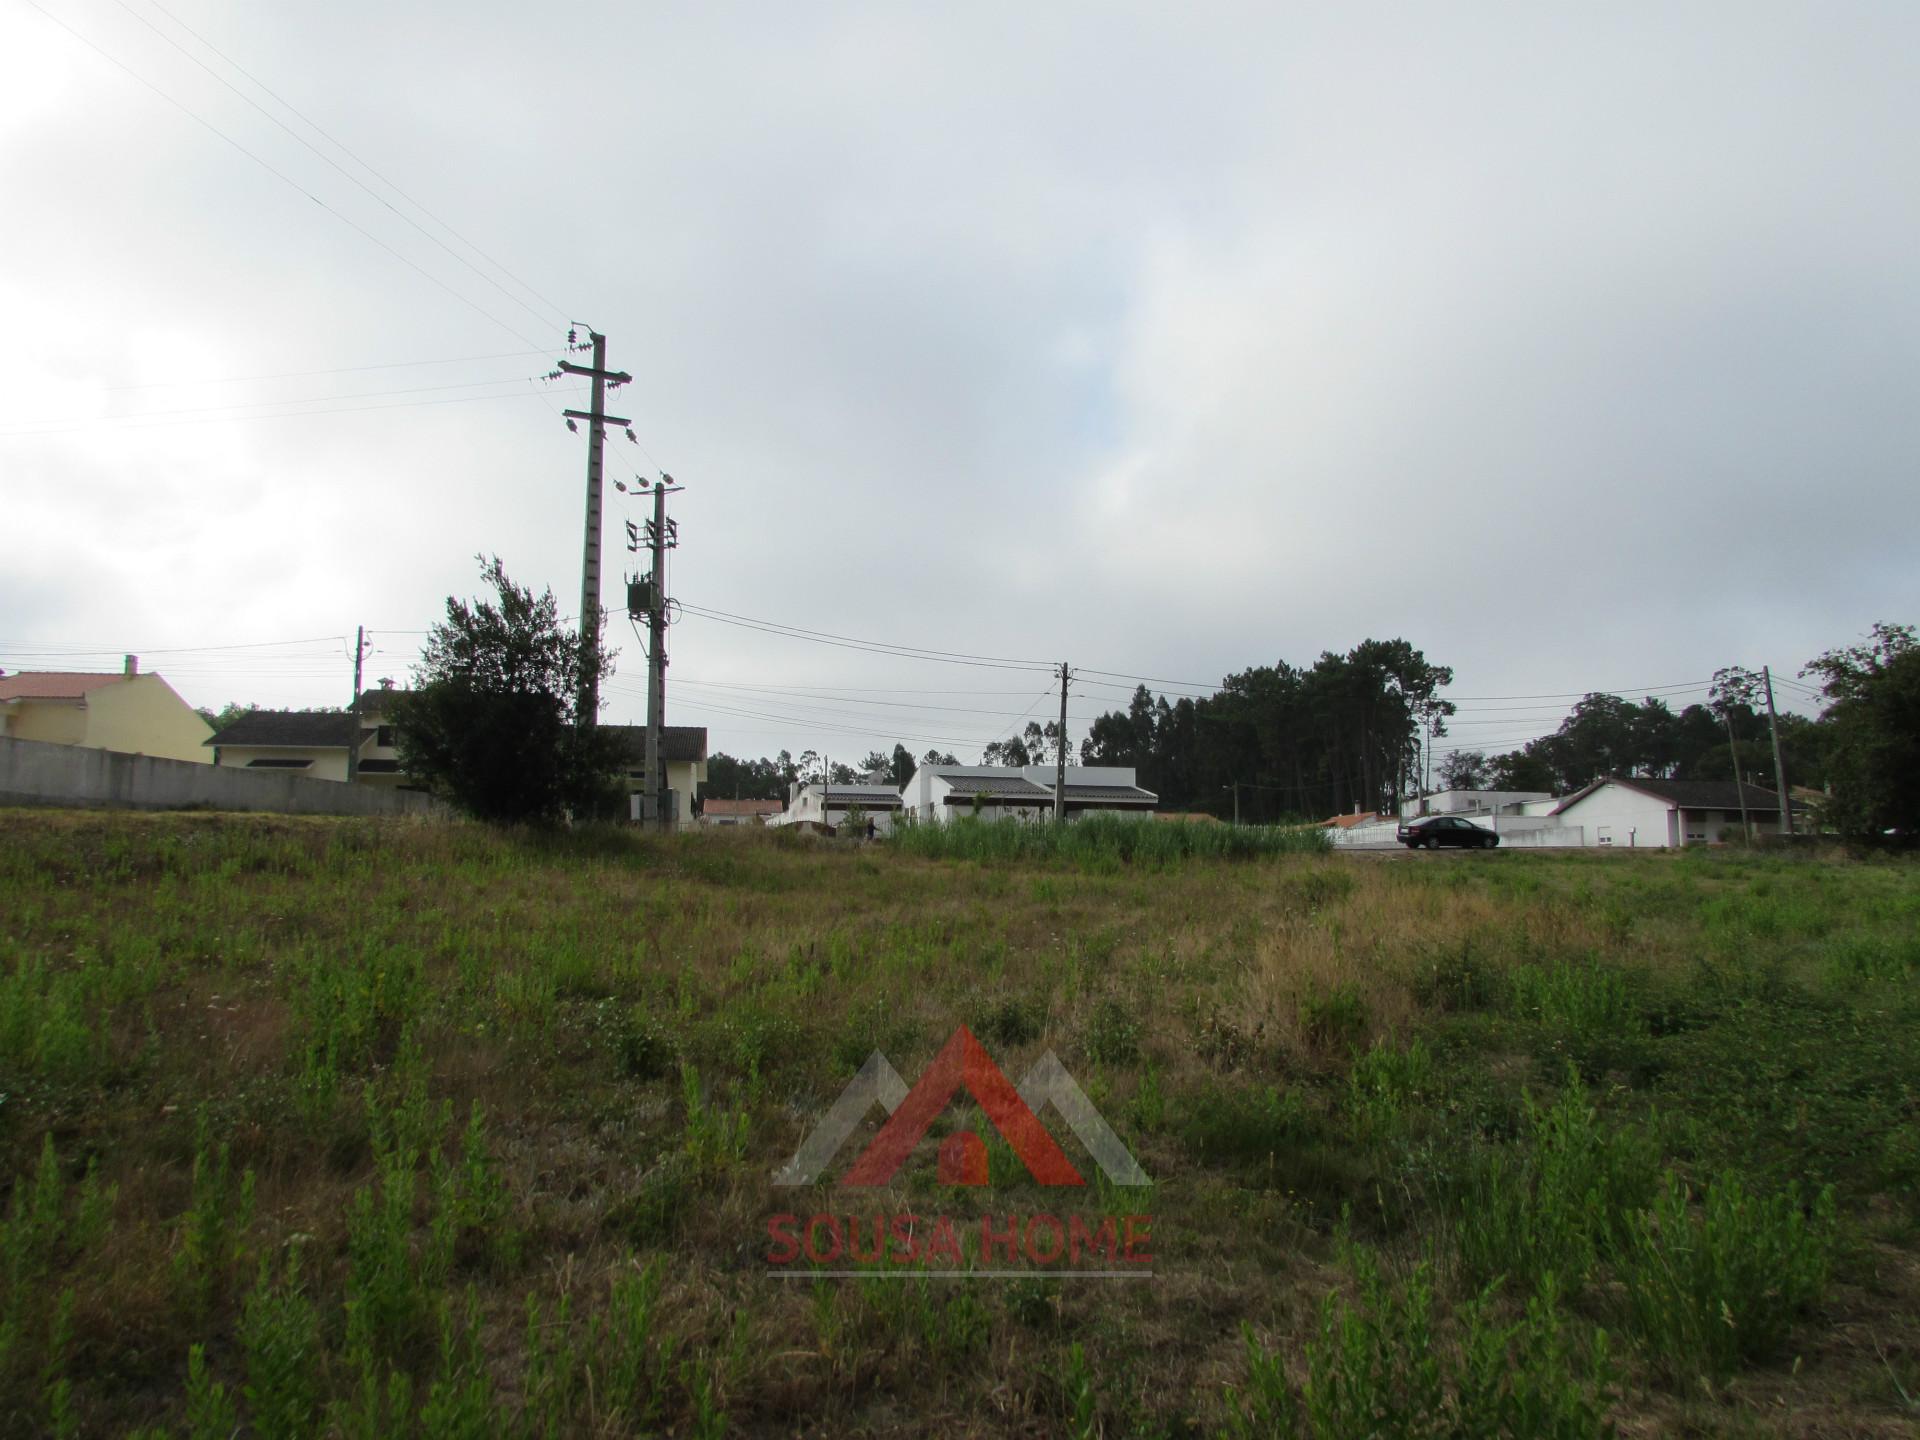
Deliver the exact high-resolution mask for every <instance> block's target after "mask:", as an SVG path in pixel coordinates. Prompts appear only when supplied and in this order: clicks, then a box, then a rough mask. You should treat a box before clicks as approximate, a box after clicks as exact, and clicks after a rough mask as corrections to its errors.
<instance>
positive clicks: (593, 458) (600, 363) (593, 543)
mask: <svg viewBox="0 0 1920 1440" xmlns="http://www.w3.org/2000/svg"><path fill="white" fill-rule="evenodd" d="M572 337H573V332H572V331H569V332H568V339H569V340H571V339H572ZM587 338H588V339H589V340H591V341H592V342H593V364H592V365H575V364H573V363H572V362H571V361H568V360H562V361H561V362H560V369H561V370H562V371H564V372H565V373H567V374H568V375H586V376H589V377H591V379H592V380H593V405H592V408H591V409H589V410H584V411H582V410H566V411H563V412H561V413H563V414H564V415H565V416H566V417H567V422H568V423H569V424H572V422H573V421H575V420H584V421H586V422H587V523H586V536H585V544H584V547H583V554H582V556H581V560H580V650H581V668H580V715H579V723H580V725H581V726H583V727H591V726H592V725H594V724H595V723H596V722H597V721H598V719H599V717H600V668H599V663H598V662H599V655H600V470H601V453H602V450H603V449H604V447H605V444H606V434H605V429H606V427H607V426H608V425H622V426H624V425H631V424H632V423H633V422H632V421H630V420H626V419H623V418H622V417H620V416H618V415H609V414H607V413H606V405H607V387H608V386H609V385H625V384H627V383H628V382H629V381H631V380H632V379H633V377H632V376H631V375H629V374H627V373H626V372H625V371H624V370H609V369H607V337H606V336H604V335H601V334H598V333H597V332H595V331H593V330H589V331H587Z"/></svg>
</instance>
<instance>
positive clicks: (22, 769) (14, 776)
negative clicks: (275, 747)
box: [0, 737, 446, 815]
mask: <svg viewBox="0 0 1920 1440" xmlns="http://www.w3.org/2000/svg"><path fill="white" fill-rule="evenodd" d="M0 805H81V806H104V807H107V808H111V809H121V810H186V809H202V810H264V811H270V812H273V813H276V814H282V815H440V814H444V813H446V808H445V807H444V806H443V805H441V804H440V803H439V802H438V801H436V800H433V799H431V798H429V797H428V796H426V795H422V794H419V793H417V792H415V791H411V790H396V789H393V788H392V787H389V786H379V785H345V784H342V783H340V782H339V781H337V780H309V779H308V778H307V777H306V776H304V775H290V774H287V773H286V772H284V771H281V772H278V773H271V772H262V771H258V770H237V769H231V768H228V767H226V766H219V765H196V764H194V763H192V762H191V761H187V760H161V759H156V758H155V757H154V756H151V755H123V754H121V753H120V752H119V751H117V750H93V749H87V748H84V747H82V746H79V745H52V744H48V743H46V742H45V741H41V740H13V739H8V738H5V737H0Z"/></svg>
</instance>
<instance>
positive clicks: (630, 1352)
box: [601, 1258, 673, 1433]
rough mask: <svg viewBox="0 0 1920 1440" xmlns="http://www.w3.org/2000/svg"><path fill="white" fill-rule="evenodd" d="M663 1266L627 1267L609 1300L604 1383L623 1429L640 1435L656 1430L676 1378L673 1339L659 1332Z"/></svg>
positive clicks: (650, 1263) (654, 1262) (651, 1263)
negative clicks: (670, 1384) (668, 1387)
mask: <svg viewBox="0 0 1920 1440" xmlns="http://www.w3.org/2000/svg"><path fill="white" fill-rule="evenodd" d="M661 1266H662V1262H661V1261H660V1260H659V1259H657V1258H656V1259H654V1260H650V1261H648V1262H647V1264H646V1265H645V1266H633V1265H628V1266H625V1267H623V1268H622V1270H621V1272H620V1273H619V1274H618V1275H616V1276H615V1277H614V1279H613V1287H612V1289H611V1290H610V1291H609V1292H608V1296H607V1319H606V1332H605V1338H604V1346H605V1350H606V1361H605V1364H604V1366H603V1367H602V1369H603V1377H604V1378H603V1379H602V1381H601V1383H602V1384H603V1385H604V1387H605V1395H606V1400H607V1403H608V1404H609V1405H611V1406H612V1407H613V1409H614V1411H615V1412H616V1413H617V1415H618V1416H619V1419H620V1421H621V1423H622V1425H623V1426H624V1427H625V1428H627V1429H630V1430H633V1431H635V1432H640V1433H644V1432H646V1431H648V1430H650V1429H651V1428H652V1427H653V1424H654V1422H655V1420H656V1418H657V1417H658V1415H659V1413H660V1407H661V1405H662V1403H663V1402H664V1400H665V1398H666V1389H667V1382H668V1380H669V1378H670V1377H671V1375H672V1373H673V1372H672V1367H673V1346H672V1344H671V1337H670V1336H663V1335H661V1334H660V1333H659V1331H660V1328H661V1327H660V1323H659V1315H658V1310H659V1303H660V1278H661Z"/></svg>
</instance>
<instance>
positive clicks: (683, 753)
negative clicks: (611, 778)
mask: <svg viewBox="0 0 1920 1440" xmlns="http://www.w3.org/2000/svg"><path fill="white" fill-rule="evenodd" d="M601 728H602V729H603V730H611V731H613V732H614V733H615V734H616V735H618V736H619V737H620V740H621V744H622V745H623V746H624V747H625V749H626V753H627V794H628V806H629V813H630V814H631V816H632V817H633V818H634V819H636V820H637V819H639V818H640V797H641V795H642V794H644V793H645V791H646V788H647V783H646V782H647V727H646V726H644V725H604V726H602V727H601ZM660 768H661V769H663V770H665V771H666V772H667V773H666V776H665V779H666V782H667V786H666V788H667V789H669V790H671V791H673V792H674V797H675V798H674V801H673V804H674V806H675V809H674V813H673V814H672V816H671V817H670V819H671V823H672V826H673V828H674V829H676V830H681V829H686V828H687V827H689V826H691V825H692V824H693V823H694V816H693V802H694V800H695V799H696V798H698V796H699V794H700V787H701V785H703V784H704V783H705V782H706V778H707V727H706V726H704V725H663V726H661V727H660Z"/></svg>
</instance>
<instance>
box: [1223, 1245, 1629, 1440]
mask: <svg viewBox="0 0 1920 1440" xmlns="http://www.w3.org/2000/svg"><path fill="white" fill-rule="evenodd" d="M1347 1263H1348V1265H1349V1268H1351V1269H1352V1271H1353V1274H1354V1279H1355V1281H1356V1284H1357V1288H1358V1291H1359V1294H1358V1297H1357V1301H1356V1302H1354V1303H1349V1302H1347V1301H1345V1300H1342V1299H1341V1298H1340V1297H1338V1296H1336V1295H1330V1296H1328V1297H1327V1299H1326V1302H1325V1303H1324V1304H1323V1305H1322V1307H1321V1312H1320V1329H1319V1333H1318V1335H1316V1336H1315V1337H1314V1338H1313V1339H1311V1340H1309V1341H1308V1343H1307V1347H1306V1372H1307V1373H1306V1378H1305V1379H1304V1381H1303V1382H1302V1383H1301V1384H1300V1385H1299V1386H1298V1387H1295V1386H1294V1385H1293V1384H1292V1383H1291V1382H1290V1381H1289V1379H1288V1377H1287V1374H1286V1370H1285V1367H1284V1365H1283V1364H1282V1363H1281V1360H1280V1358H1279V1357H1278V1356H1277V1355H1275V1354H1273V1353H1271V1352H1269V1351H1267V1350H1266V1349H1265V1348H1264V1347H1262V1346H1261V1345H1260V1343H1259V1341H1258V1340H1257V1339H1256V1338H1255V1336H1254V1334H1253V1332H1252V1330H1251V1328H1247V1329H1245V1330H1243V1332H1242V1333H1243V1336H1244V1339H1245V1345H1246V1354H1247V1372H1248V1378H1247V1383H1246V1386H1245V1388H1244V1389H1240V1390H1235V1391H1229V1394H1228V1418H1227V1425H1226V1429H1225V1431H1224V1435H1225V1436H1226V1437H1228V1440H1256V1437H1258V1440H1267V1437H1292V1436H1307V1437H1313V1440H1348V1437H1354V1436H1366V1437H1369V1440H1376V1437H1377V1440H1401V1437H1405V1440H1415V1437H1418V1440H1427V1437H1437V1436H1462V1437H1468V1436H1470V1437H1474V1440H1492V1437H1509V1440H1597V1437H1604V1436H1610V1435H1611V1434H1612V1433H1613V1427H1612V1425H1611V1424H1610V1423H1609V1422H1608V1420H1607V1419H1606V1408H1607V1396H1608V1393H1609V1390H1610V1387H1611V1385H1612V1367H1611V1363H1610V1360H1609V1355H1608V1348H1607V1343H1606V1336H1605V1335H1604V1334H1600V1335H1597V1336H1596V1337H1595V1339H1594V1343H1593V1346H1592V1355H1591V1357H1590V1358H1589V1359H1588V1360H1586V1361H1585V1362H1584V1363H1583V1361H1582V1358H1581V1357H1580V1356H1579V1355H1577V1354H1576V1352H1575V1348H1574V1346H1573V1344H1572V1341H1571V1340H1570V1338H1569V1337H1568V1335H1567V1334H1566V1331H1565V1329H1564V1326H1563V1323H1562V1321H1561V1318H1560V1307H1559V1296H1558V1293H1557V1292H1556V1291H1555V1290H1554V1288H1553V1286H1552V1284H1551V1282H1549V1283H1547V1284H1545V1285H1543V1286H1542V1287H1541V1289H1540V1290H1539V1291H1538V1292H1537V1293H1536V1294H1535V1295H1534V1296H1533V1297H1532V1298H1531V1299H1530V1301H1529V1302H1528V1305H1527V1308H1526V1312H1525V1314H1524V1315H1523V1316H1522V1317H1521V1318H1520V1319H1518V1320H1516V1321H1514V1322H1513V1323H1512V1324H1509V1325H1501V1324H1499V1323H1498V1322H1497V1321H1495V1319H1494V1318H1493V1313H1492V1308H1491V1306H1490V1305H1489V1304H1488V1303H1487V1301H1486V1300H1485V1298H1484V1297H1483V1298H1481V1299H1479V1300H1476V1301H1472V1302H1469V1303H1468V1304H1466V1305H1464V1306H1462V1307H1461V1310H1460V1312H1459V1314H1458V1316H1457V1317H1456V1324H1455V1327H1454V1328H1455V1329H1457V1331H1458V1343H1457V1345H1454V1346H1449V1345H1446V1344H1443V1343H1440V1338H1441V1337H1440V1331H1441V1328H1442V1325H1441V1320H1440V1317H1438V1316H1437V1315H1436V1312H1435V1304H1434V1292H1433V1283H1432V1277H1431V1273H1430V1271H1429V1269H1428V1267H1427V1266H1426V1265H1424V1264H1421V1265H1417V1266H1415V1267H1414V1269H1413V1271H1412V1272H1411V1273H1410V1274H1409V1275H1408V1276H1407V1277H1406V1278H1405V1279H1404V1280H1403V1281H1402V1282H1400V1283H1399V1284H1397V1285H1396V1284H1393V1283H1390V1282H1389V1281H1388V1280H1387V1279H1386V1278H1384V1277H1383V1276H1382V1274H1381V1272H1380V1268H1379V1265H1378V1262H1377V1261H1375V1260H1374V1259H1373V1258H1372V1257H1371V1256H1370V1255H1368V1254H1366V1253H1365V1252H1362V1251H1356V1252H1353V1253H1351V1254H1350V1255H1349V1257H1348V1262H1347Z"/></svg>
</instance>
